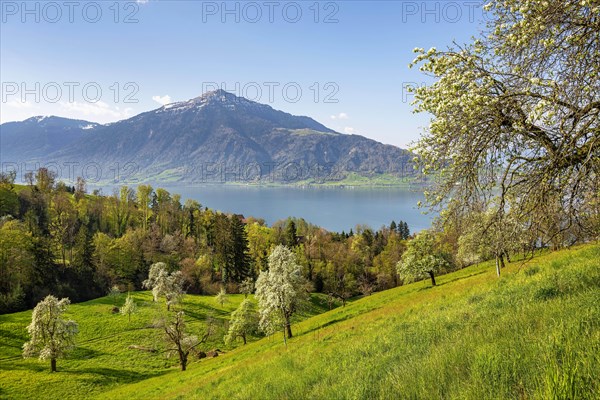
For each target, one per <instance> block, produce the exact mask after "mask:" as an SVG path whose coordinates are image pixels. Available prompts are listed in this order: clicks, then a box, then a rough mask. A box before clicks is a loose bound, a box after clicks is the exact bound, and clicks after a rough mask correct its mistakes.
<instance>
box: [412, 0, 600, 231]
mask: <svg viewBox="0 0 600 400" xmlns="http://www.w3.org/2000/svg"><path fill="white" fill-rule="evenodd" d="M486 9H487V11H488V13H489V15H490V16H491V17H490V18H489V22H488V26H487V29H486V30H487V32H485V34H483V35H482V36H480V37H479V38H477V39H475V40H474V41H473V43H471V44H466V45H459V44H454V45H453V46H452V47H450V48H447V49H443V50H442V49H439V50H438V49H435V48H432V49H429V50H424V49H415V51H416V53H417V54H418V55H417V58H416V59H415V61H414V62H413V64H412V65H419V66H420V69H421V71H423V72H424V73H425V74H427V75H429V76H431V77H432V78H433V82H432V83H431V84H429V85H425V86H422V87H417V88H415V89H414V93H415V103H414V104H415V106H416V108H415V111H417V112H427V113H429V114H430V115H431V116H432V118H431V123H430V125H429V128H428V129H427V130H426V131H425V133H424V134H423V136H422V138H421V140H420V141H419V142H418V144H417V145H416V146H415V148H414V149H413V150H414V152H415V153H416V154H417V156H418V157H417V159H416V160H417V162H418V163H419V164H420V167H421V168H422V169H423V171H424V172H425V173H426V174H430V175H432V176H433V177H435V183H436V184H435V185H434V186H433V189H432V190H430V191H429V193H428V194H427V199H428V201H429V203H430V205H432V206H440V207H445V206H447V204H448V203H449V202H450V203H455V204H457V205H459V206H460V208H461V209H466V210H464V212H465V213H467V212H469V210H470V209H472V208H473V207H478V206H479V204H480V203H481V202H482V201H484V202H485V204H484V205H485V206H487V205H489V204H493V205H496V211H497V214H498V218H496V219H494V220H490V222H491V223H494V224H496V225H498V226H501V225H502V217H503V215H502V214H503V213H505V212H506V211H507V210H509V209H510V210H511V212H512V213H513V215H514V216H515V217H516V218H517V219H518V220H524V221H526V223H527V224H529V225H530V226H531V227H532V228H531V229H532V230H533V229H545V230H546V232H544V236H546V237H549V238H550V239H553V238H555V237H557V236H558V235H561V233H562V232H563V231H565V230H566V229H569V228H570V227H571V226H574V225H575V226H576V225H582V223H583V222H585V221H586V219H587V216H588V215H589V214H590V212H592V213H593V211H592V210H593V207H594V206H593V202H592V203H591V202H590V200H591V199H594V198H596V196H595V193H597V190H598V181H599V180H600V179H599V177H600V84H599V82H600V35H598V32H599V31H600V19H599V18H598V15H600V3H599V2H598V1H585V0H584V1H564V0H547V1H539V0H491V1H489V2H488V3H487V5H486ZM547 208H553V209H556V210H557V212H556V216H555V217H553V220H554V221H553V222H554V223H553V224H545V223H544V221H543V219H544V218H546V216H545V214H546V213H545V212H542V213H540V212H539V211H540V210H545V209H547ZM532 215H534V216H535V215H538V218H539V219H540V221H536V220H533V221H531V216H532ZM545 225H546V226H545ZM583 225H584V227H585V224H583ZM548 226H549V227H548Z"/></svg>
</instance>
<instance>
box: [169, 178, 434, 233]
mask: <svg viewBox="0 0 600 400" xmlns="http://www.w3.org/2000/svg"><path fill="white" fill-rule="evenodd" d="M165 189H167V190H168V191H169V192H171V193H179V194H181V197H182V203H183V202H184V201H185V199H188V198H190V199H194V200H197V201H198V202H199V203H200V204H202V205H203V206H205V207H208V208H211V209H215V210H219V211H223V212H228V213H236V214H243V215H244V216H246V217H248V216H253V217H256V218H264V219H265V221H266V222H267V223H268V224H269V225H270V224H273V223H274V222H275V221H277V220H280V219H286V218H287V217H298V218H304V219H305V220H306V221H308V222H311V223H313V224H315V225H319V226H322V227H323V228H325V229H327V230H329V231H336V232H341V231H346V232H348V231H349V230H350V229H351V228H354V227H355V226H356V225H357V224H366V225H369V226H370V227H372V228H374V229H379V228H380V227H381V226H383V225H389V224H390V222H391V221H392V220H394V221H396V222H398V221H399V220H402V221H406V222H407V223H408V225H409V228H410V230H411V232H417V231H420V230H422V229H425V228H428V227H429V226H430V225H431V219H432V216H431V215H423V214H422V213H421V210H419V209H417V202H418V201H422V200H424V196H423V192H422V191H416V190H411V189H407V188H382V189H379V188H377V189H370V188H369V189H367V188H356V189H352V188H296V187H256V186H233V185H231V186H230V185H207V186H165Z"/></svg>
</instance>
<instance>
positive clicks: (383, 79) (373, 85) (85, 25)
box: [0, 0, 485, 147]
mask: <svg viewBox="0 0 600 400" xmlns="http://www.w3.org/2000/svg"><path fill="white" fill-rule="evenodd" d="M0 5H1V11H2V15H1V18H2V19H1V28H0V29H1V31H0V80H1V82H2V99H1V103H0V120H1V121H2V122H7V121H13V120H22V119H25V118H28V117H31V116H34V115H59V116H65V117H69V118H80V119H85V120H90V121H95V122H102V123H105V122H111V121H116V120H119V119H123V118H127V117H129V116H133V115H135V114H138V113H140V112H144V111H148V110H151V109H154V108H157V107H160V106H161V103H166V102H169V101H171V102H174V101H183V100H187V99H190V98H193V97H197V96H199V95H201V94H202V92H203V91H206V90H209V89H213V88H215V87H222V88H223V89H225V90H228V91H231V92H233V93H235V94H237V95H243V96H245V97H248V98H250V99H253V100H256V101H259V102H261V103H266V104H269V105H271V106H272V107H274V108H276V109H280V110H283V111H286V112H289V113H292V114H298V115H308V116H310V117H312V118H314V119H316V120H318V121H319V122H321V123H323V124H325V125H327V126H329V127H331V128H333V129H335V130H338V131H340V132H346V133H357V134H361V135H364V136H367V137H370V138H373V139H376V140H379V141H381V142H384V143H389V144H394V145H398V146H401V147H406V146H407V145H408V144H409V143H410V142H412V141H414V140H416V139H417V138H418V135H419V132H420V131H421V128H422V127H423V126H426V125H427V122H428V116H427V115H415V114H413V113H412V108H411V106H410V104H409V103H410V101H411V98H410V95H407V94H406V93H405V89H403V88H405V87H406V85H411V84H423V83H424V82H427V78H426V77H425V76H423V75H422V74H421V73H420V72H419V71H418V70H416V69H415V70H409V69H408V64H409V63H410V61H411V60H412V58H413V53H412V49H413V48H415V47H423V48H429V47H438V48H443V47H445V46H446V45H449V44H451V43H452V41H453V40H456V41H457V42H466V41H469V40H470V37H471V36H473V35H477V34H478V32H479V31H480V30H481V27H482V20H483V17H485V16H484V15H482V9H481V7H480V5H479V2H478V1H464V2H452V1H440V2H438V1H426V2H425V1H403V2H402V1H396V2H394V1H385V2H384V1H382V2H377V1H337V2H335V1H331V2H330V1H322V2H316V1H298V2H288V1H281V2H280V1H272V2H269V1H256V2H247V1H243V2H227V3H224V2H221V1H217V2H212V1H168V0H165V1H158V0H157V1H154V0H148V1H138V2H135V1H129V2H128V1H121V2H118V3H117V2H115V1H97V2H87V1H86V2H78V1H74V2H72V3H69V4H68V5H67V4H66V3H65V2H62V1H57V2H46V1H41V2H40V1H28V2H26V3H24V2H22V1H7V0H0Z"/></svg>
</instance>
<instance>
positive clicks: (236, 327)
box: [224, 299, 258, 344]
mask: <svg viewBox="0 0 600 400" xmlns="http://www.w3.org/2000/svg"><path fill="white" fill-rule="evenodd" d="M257 328H258V315H257V313H256V310H255V308H254V304H253V303H252V302H251V301H250V300H249V299H244V301H242V303H241V304H240V306H239V307H238V308H237V309H236V310H235V311H234V312H232V313H231V320H230V321H229V331H228V332H227V335H225V337H224V340H225V343H226V344H230V343H231V342H233V341H234V340H235V339H237V338H238V337H239V338H242V340H243V341H244V344H246V339H247V335H248V334H250V333H252V332H254V331H256V329H257Z"/></svg>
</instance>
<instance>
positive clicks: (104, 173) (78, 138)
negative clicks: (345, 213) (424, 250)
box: [0, 90, 412, 183]
mask: <svg viewBox="0 0 600 400" xmlns="http://www.w3.org/2000/svg"><path fill="white" fill-rule="evenodd" d="M411 159H412V155H411V153H410V152H408V151H406V150H403V149H400V148H398V147H395V146H391V145H385V144H382V143H379V142H377V141H375V140H371V139H368V138H365V137H363V136H359V135H347V134H341V133H338V132H335V131H334V130H332V129H329V128H327V127H326V126H324V125H322V124H320V123H318V122H317V121H315V120H313V119H311V118H309V117H303V116H294V115H291V114H288V113H285V112H282V111H277V110H275V109H273V108H272V107H270V106H268V105H264V104H260V103H256V102H253V101H250V100H247V99H245V98H242V97H237V96H235V95H233V94H231V93H228V92H225V91H223V90H217V91H213V92H209V93H206V94H204V95H202V96H201V97H197V98H195V99H192V100H189V101H184V102H179V103H172V104H168V105H166V106H164V107H161V108H158V109H156V110H153V111H149V112H145V113H142V114H139V115H137V116H135V117H132V118H129V119H126V120H122V121H119V122H115V123H110V124H104V125H102V124H97V123H93V122H88V121H82V120H72V119H66V118H60V117H33V118H29V119H27V120H25V121H22V122H8V123H4V124H2V125H0V161H1V162H2V168H3V170H5V171H6V170H8V169H11V168H15V169H18V172H19V173H22V172H23V171H24V170H26V169H29V170H31V169H34V168H36V167H37V166H38V165H40V166H48V167H49V168H52V169H55V170H58V172H59V175H60V177H61V178H64V179H70V178H72V177H71V175H75V176H84V178H86V179H87V180H88V182H108V181H113V182H114V181H119V182H123V183H136V182H142V181H143V182H159V183H165V182H171V183H177V182H180V183H205V182H256V183H270V182H273V183H297V182H307V183H311V182H317V183H321V182H335V181H340V180H343V179H346V178H348V177H349V176H364V177H374V176H381V175H391V176H396V177H400V176H406V174H407V173H409V174H410V172H411V171H412V169H411V168H412V167H411Z"/></svg>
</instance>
